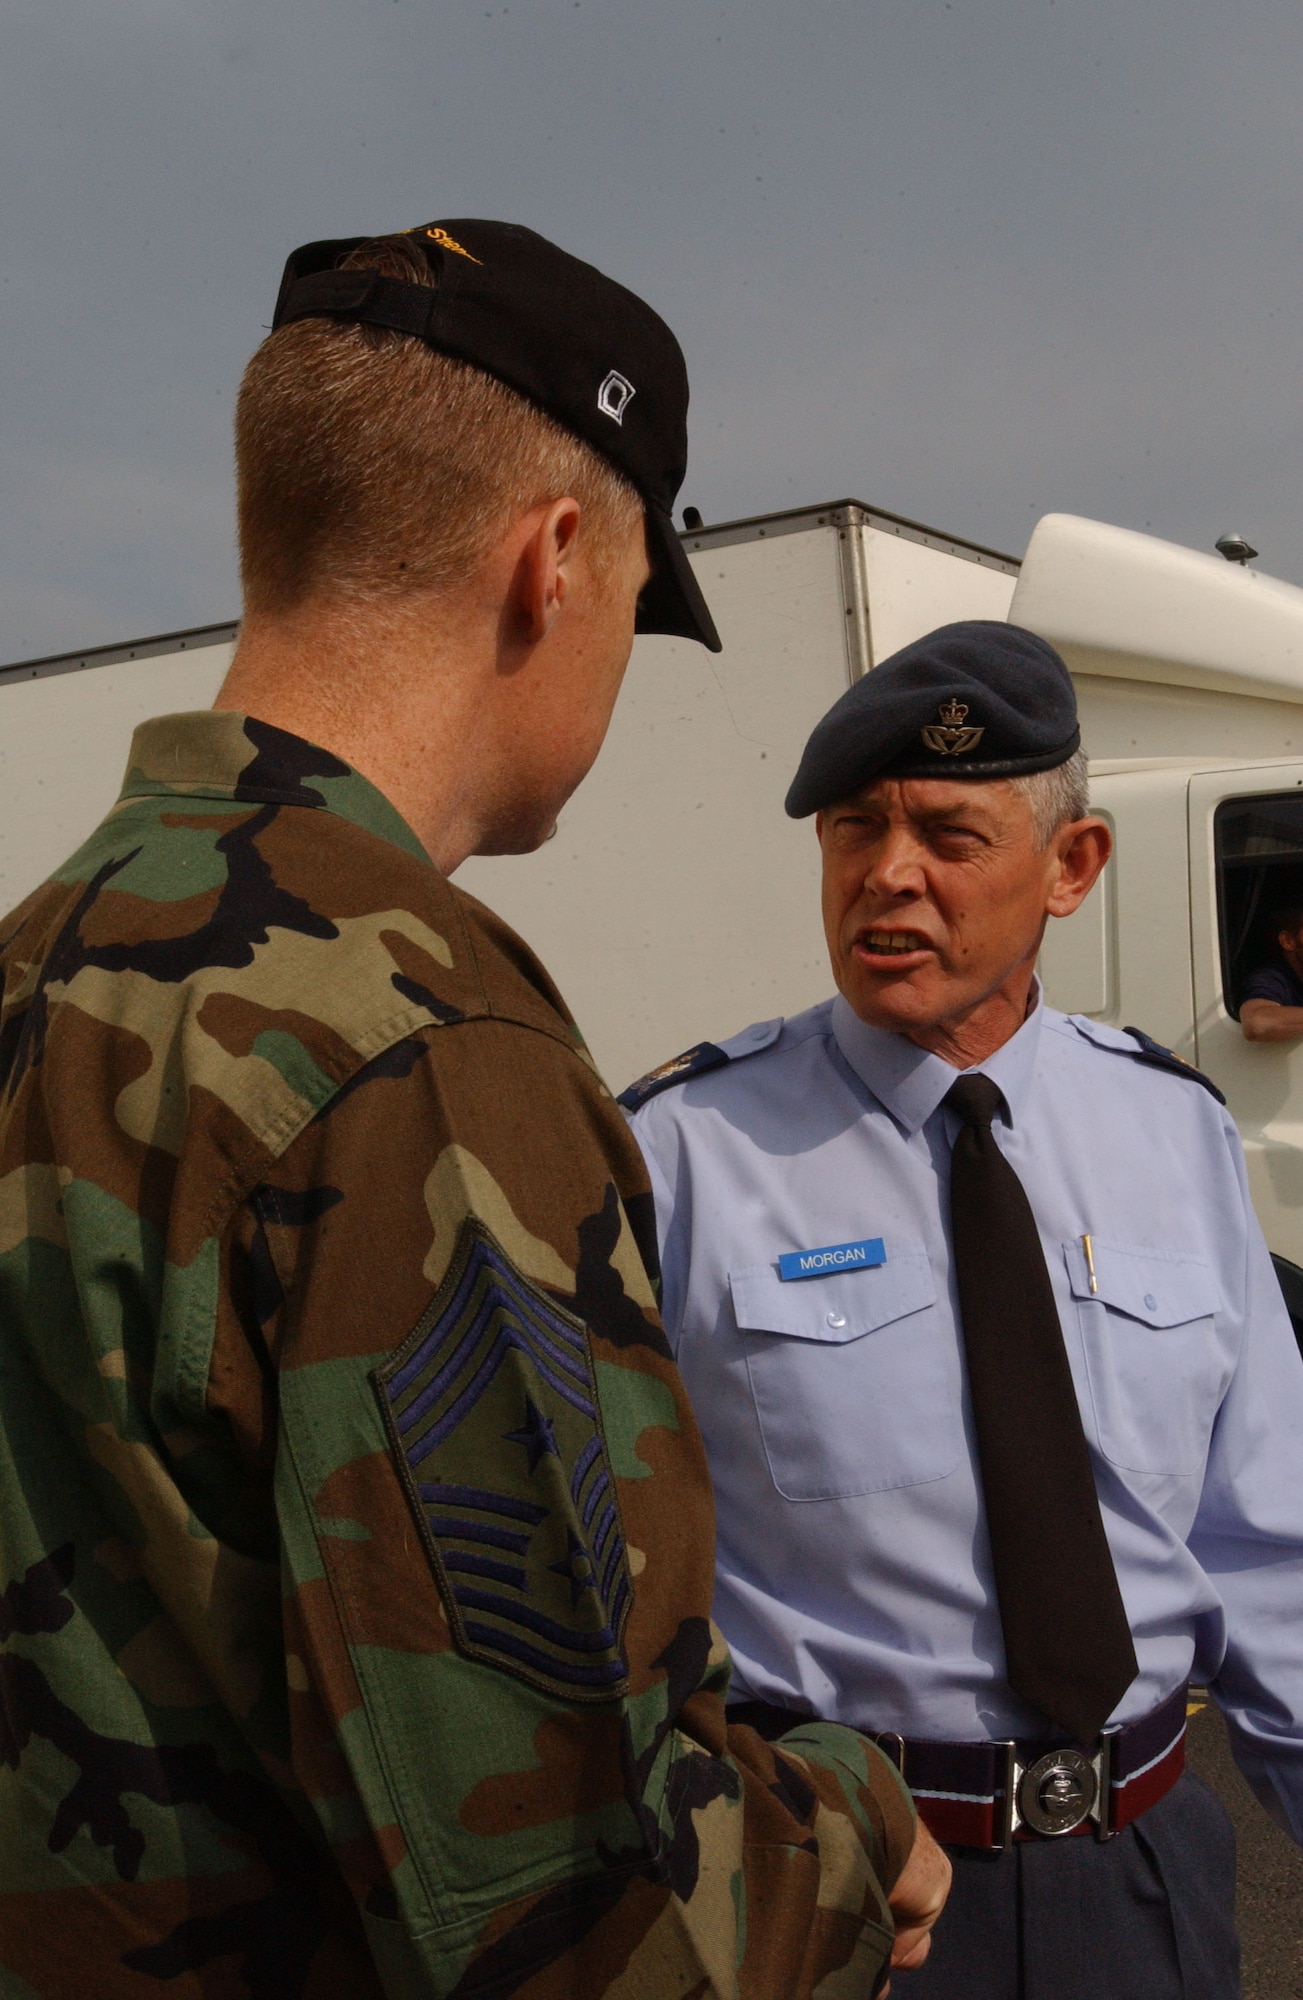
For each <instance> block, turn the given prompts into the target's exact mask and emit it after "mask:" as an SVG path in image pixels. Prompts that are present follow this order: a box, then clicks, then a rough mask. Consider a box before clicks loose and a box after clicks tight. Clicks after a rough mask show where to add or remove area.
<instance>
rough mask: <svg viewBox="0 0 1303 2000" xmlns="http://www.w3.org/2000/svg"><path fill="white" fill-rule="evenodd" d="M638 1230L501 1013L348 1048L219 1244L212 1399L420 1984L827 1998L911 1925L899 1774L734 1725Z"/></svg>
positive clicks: (398, 1962) (304, 1671)
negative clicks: (886, 1890) (269, 1384)
mask: <svg viewBox="0 0 1303 2000" xmlns="http://www.w3.org/2000/svg"><path fill="white" fill-rule="evenodd" d="M631 1216H632V1217H633V1218H634V1219H635V1220H636V1221H638V1222H639V1223H640V1224H641V1223H645V1224H646V1225H647V1226H648V1227H650V1223H651V1217H650V1209H649V1204H648V1197H647V1195H646V1190H645V1182H644V1180H643V1176H642V1168H641V1163H640V1161H639V1159H638V1157H637V1154H636V1152H635V1151H634V1149H633V1146H632V1141H631V1140H630V1139H629V1137H628V1135H627V1133H626V1132H625V1131H624V1129H623V1121H622V1120H620V1119H619V1118H618V1115H617V1114H614V1113H613V1107H612V1105H611V1102H610V1099H609V1096H608V1095H607V1093H606V1092H605V1091H604V1089H603V1088H602V1086H601V1085H600V1083H599V1082H598V1080H597V1079H596V1077H595V1076H594V1075H593V1073H592V1071H591V1069H590V1068H589V1066H588V1065H587V1063H586V1061H585V1059H584V1058H583V1057H582V1056H581V1055H580V1054H579V1053H578V1052H577V1051H576V1049H575V1048H574V1046H573V1044H571V1045H570V1046H565V1044H564V1041H563V1039H562V1038H561V1037H560V1036H555V1037H554V1036H551V1035H548V1034H543V1033H539V1032H537V1031H535V1029H534V1028H532V1027H524V1026H522V1025H520V1024H518V1023H513V1022H511V1021H507V1020H502V1019H480V1020H467V1021H463V1022H461V1023H459V1024H457V1025H452V1026H446V1027H442V1028H438V1029H430V1030H427V1031H425V1032H423V1033H422V1034H420V1035H418V1036H414V1037H412V1038H410V1039H408V1040H406V1041H404V1042H402V1043H401V1044H399V1045H397V1046H395V1047H394V1048H392V1049H390V1050H389V1051H388V1052H387V1053H386V1054H385V1056H384V1057H383V1058H381V1059H380V1060H378V1061H376V1062H373V1063H372V1064H371V1065H370V1066H369V1067H368V1068H367V1069H365V1070H363V1071H362V1072H360V1073H359V1074H358V1075H357V1077H356V1078H355V1079H354V1081H353V1083H352V1084H351V1085H350V1086H349V1087H348V1088H347V1089H346V1090H344V1091H341V1092H340V1093H339V1094H338V1095H337V1097H336V1098H335V1099H334V1100H333V1101H332V1103H331V1104H330V1105H328V1106H327V1107H326V1109H325V1111H324V1112H323V1113H322V1114H321V1115H319V1116H318V1118H317V1119H316V1120H315V1122H314V1123H313V1124H312V1125H311V1126H310V1127H309V1128H308V1129H307V1130H306V1131H305V1132H304V1133H303V1134H302V1136H301V1137H300V1138H299V1139H298V1140H297V1141H296V1142H295V1143H294V1145H292V1146H291V1147H290V1148H289V1150H288V1151H287V1152H286V1153H285V1155H284V1156H283V1157H282V1159H281V1160H280V1162H279V1163H278V1166H277V1170H276V1172H275V1174H274V1176H273V1177H272V1178H271V1179H270V1180H269V1181H268V1182H267V1183H266V1184H264V1185H262V1186H260V1187H259V1188H258V1189H257V1190H256V1191H255V1193H254V1196H253V1198H252V1200H251V1202H250V1203H249V1204H248V1205H247V1206H246V1208H245V1209H244V1210H242V1212H241V1215H240V1217H239V1218H238V1220H237V1222H236V1224H235V1225H234V1226H233V1228H232V1230H231V1232H230V1233H229V1237H228V1240H227V1242H226V1244H225V1246H224V1256H225V1259H226V1262H227V1282H226V1283H225V1284H224V1286H223V1288H222V1290H223V1297H224V1300H225V1302H226V1305H225V1310H224V1312H223V1315H222V1320H221V1324H220V1326H219V1332H218V1339H217V1344H216V1349H215V1353H214V1357H213V1366H212V1375H211V1384H210V1391H209V1394H210V1401H211V1406H212V1408H213V1409H214V1411H215V1412H220V1413H221V1414H222V1415H223V1417H224V1418H225V1419H226V1420H228V1421H229V1422H230V1424H231V1425H232V1427H233V1429H234V1430H235V1431H236V1432H237V1433H238V1434H240V1435H241V1436H242V1437H243V1438H244V1439H245V1441H246V1449H247V1451H248V1453H249V1461H250V1465H251V1467H258V1466H264V1467H265V1466H274V1483H275V1506H276V1512H277V1517H278V1521H279V1530H280V1537H279V1539H280V1548H281V1552H282V1557H281V1559H282V1566H283V1581H284V1588H285V1644H286V1649H287V1653H286V1678H287V1682H288V1687H289V1703H290V1718H291V1729H292V1753H291V1755H292V1764H293V1770H294V1775H295V1777H296V1779H297V1781H298V1783H299V1784H300V1785H301V1786H302V1788H303V1790H304V1792H305V1793H306V1794H307V1795H308V1797H310V1798H311V1799H312V1800H313V1801H314V1803H315V1805H316V1809H317V1812H318V1815H319V1817H320V1820H321V1823H322V1826H323V1827H324V1828H325V1830H326V1832H327V1834H328V1836H329V1837H330V1839H331V1840H332V1842H333V1844H334V1847H335V1851H336V1853H337V1856H338V1858H339V1862H340V1865H341V1867H342V1869H343V1871H344V1873H345V1875H346V1877H347V1878H348V1880H349V1882H350V1885H351V1887H352V1889H353V1892H354V1894H355V1896H356V1897H357V1900H358V1903H359V1906H360V1908H361V1910H362V1912H363V1921H364V1924H365V1926H366V1930H367V1935H368V1939H369V1942H370V1944H371V1948H372V1951H373V1953H374V1956H375V1960H376V1963H377V1966H378V1967H379V1969H380V1973H381V1977H382V1980H383V1982H384V1984H385V1988H386V1991H387V1992H390V1993H392V1994H394V1995H395V1996H400V1995H401V1996H409V1995H410V1996H417V1995H422V1996H424V1995H435V1994H439V1995H444V1994H458V1995H461V1994H465V1995H467V1996H469V1995H471V1994H480V1993H483V1994H485V1995H488V1994H490V1993H492V1994H495V1995H497V1994H501V1995H504V1996H505V1995H508V1994H511V1993H515V1992H517V1991H518V1990H522V1989H524V1988H526V1987H527V1988H528V1991H529V1992H530V1994H531V1995H533V1994H535V1993H537V1994H539V1995H542V1994H549V1995H551V1994H556V1995H562V1994H565V1995H571V1994H579V1993H582V1994H583V1995H585V1996H590V1995H591V1996H598V1995H601V1994H605V1993H608V1992H609V1993H610V1994H612V1995H615V1994H620V1995H625V1994H629V1995H632V1994H634V1993H639V1994H642V1993H647V1994H656V1995H659V1994H661V1993H665V1994H669V1993H685V1994H686V1993H695V1994H700V1995H702V1996H703V2000H704V1996H707V1995H718V1996H720V2000H723V1996H726V1995H738V1996H749V1995H762V1994H763V1995H773V1996H774V2000H780V1996H781V2000H799V1996H802V1995H807V1994H808V1995H815V1994H818V1995H820V1996H828V2000H831V1996H833V1995H836V1994H842V1993H845V1994H847V1995H850V1994H852V1993H853V1994H856V1995H861V1994H867V1993H870V1992H871V1991H873V1990H874V1987H875V1983H876V1980H877V1978H878V1975H879V1971H880V1968H881V1966H882V1965H883V1963H884V1962H885V1957H886V1954H887V1952H888V1950H889V1940H890V1920H889V1917H888V1914H887V1911H886V1908H885V1904H884V1900H883V1885H884V1884H890V1882H891V1881H892V1880H893V1879H894V1876H895V1874H896V1873H897V1872H898V1871H899V1868H900V1866H901V1865H902V1863H903V1860H904V1856H905V1854H906V1852H907V1851H908V1846H909V1843H910V1841H911V1839H912V1830H913V1829H912V1815H911V1809H910V1807H909V1804H908V1802H907V1799H906V1797H905V1795H904V1793H903V1791H902V1788H901V1787H900V1786H899V1783H898V1781H897V1780H896V1777H895V1774H894V1772H893V1771H892V1770H891V1767H890V1766H889V1765H888V1764H886V1762H885V1760H883V1759H882V1758H881V1757H880V1756H879V1755H878V1753H877V1752H876V1751H875V1750H873V1749H872V1748H870V1746H869V1745H868V1744H867V1743H865V1742H864V1741H863V1740H862V1739H861V1738H859V1737H857V1736H855V1735H854V1734H853V1733H852V1732H850V1731H846V1730H842V1729H839V1728H836V1727H831V1726H824V1725H815V1726H813V1727H811V1728H809V1729H807V1730H806V1731H804V1732H802V1733H801V1735H800V1737H799V1739H798V1741H797V1743H794V1744H793V1746H792V1747H791V1748H789V1749H786V1750H784V1749H782V1748H781V1747H771V1746H770V1745H767V1744H765V1743H763V1742H762V1741H761V1740H760V1739H759V1738H758V1737H757V1736H755V1735H754V1734H753V1732H752V1731H750V1730H746V1729H735V1730H731V1731H726V1729H725V1726H724V1717H723V1706H722V1698H723V1693H724V1690H725V1687H726V1684H727V1675H728V1662H727V1654H726V1652H725V1649H724V1647H723V1645H722V1642H721V1641H720V1639H719V1637H718V1635H717V1633H716V1632H715V1631H714V1630H713V1629H712V1627H711V1625H710V1623H709V1616H708V1612H709V1604H710V1597H711V1588H712V1568H713V1519H712V1509H711V1500H710V1494H709V1486H708V1481H707V1475H706V1471H705V1466H704V1460H703V1455H702V1449H701V1444H700V1440H699V1436H698V1433H697V1430H696V1427H695V1424H694V1422H693V1419H692V1416H691V1412H690V1410H689V1408H688V1406H687V1404H686V1401H685V1398H684V1392H683V1388H682V1384H681V1382H680V1380H679V1377H678V1374H677V1370H676V1368H675V1366H674V1364H673V1362H672V1360H671V1358H670V1356H669V1353H668V1351H667V1348H666V1345H665V1342H664V1338H663V1335H662V1333H661V1331H660V1328H659V1323H658V1321H657V1319H656V1316H655V1311H654V1306H653V1301H652V1297H651V1291H650V1287H649V1284H648V1279H647V1276H646V1270H645V1267H644V1263H643V1259H642V1256H641V1254H640V1251H639V1245H638V1240H637V1237H636V1235H635V1231H634V1228H633V1227H632V1226H631V1221H630V1217H631ZM255 1361H257V1362H259V1363H260V1364H261V1366H260V1367H259V1366H255V1365H254V1363H255ZM264 1375H265V1378H266V1380H267V1381H273V1380H274V1382H275V1384H276V1393H275V1396H274V1398H272V1397H268V1396H264V1395H263V1393H262V1378H263V1376H264ZM273 1413H274V1415H273ZM273 1421H275V1423H276V1424H277V1426H278V1435H277V1437H276V1440H275V1441H274V1442H273V1441H272V1440H271V1439H270V1437H269V1436H268V1435H267V1434H266V1426H268V1425H270V1424H271V1423H272V1422H273ZM798 1744H799V1747H798Z"/></svg>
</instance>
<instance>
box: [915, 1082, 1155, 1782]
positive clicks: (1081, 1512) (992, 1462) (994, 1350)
mask: <svg viewBox="0 0 1303 2000" xmlns="http://www.w3.org/2000/svg"><path fill="white" fill-rule="evenodd" d="M946 1103H947V1105H948V1106H949V1107H950V1108H951V1109H952V1110H953V1111H954V1112H956V1113H957V1115H958V1116H959V1117H960V1118H961V1119H962V1120H963V1125H962V1127H961V1129H960V1132H959V1136H958V1138H957V1139H956V1140H955V1145H954V1151H953V1153H952V1155H951V1166H950V1218H951V1239H952V1242H953V1245H954V1257H955V1276H956V1280H957V1283H958V1288H959V1310H960V1314H961V1316H962V1319H963V1325H964V1346H965V1349H966V1351H967V1356H968V1384H969V1389H970V1392H971V1395H972V1401H973V1416H974V1420H975V1423H976V1426H977V1446H978V1452H979V1454H980V1457H981V1464H982V1489H983V1492H984V1494H985V1496H986V1519H987V1526H988V1528H989V1531H990V1537H991V1560H992V1564H993V1566H994V1569H995V1588H996V1594H997V1596H998V1598H999V1601H1000V1622H1001V1624H1002V1626H1003V1627H1004V1650H1005V1659H1006V1663H1007V1672H1008V1677H1009V1685H1010V1687H1011V1688H1012V1689H1013V1690H1014V1692H1015V1694H1019V1695H1021V1696H1022V1697H1023V1699H1024V1701H1029V1702H1031V1703H1032V1704H1033V1706H1034V1707H1036V1708H1039V1709H1040V1710H1041V1712H1042V1714H1044V1715H1047V1716H1049V1718H1050V1719H1051V1721H1053V1722H1057V1723H1058V1724H1059V1725H1060V1726H1061V1727H1062V1728H1064V1729H1066V1730H1067V1731H1068V1734H1069V1735H1070V1736H1071V1737H1072V1739H1073V1741H1074V1742H1077V1743H1081V1744H1088V1743H1089V1742H1090V1741H1091V1740H1092V1738H1093V1737H1095V1736H1097V1735H1098V1733H1099V1731H1100V1730H1101V1728H1102V1727H1103V1725H1104V1724H1105V1722H1107V1720H1108V1718H1109V1716H1110V1715H1111V1714H1112V1712H1113V1710H1114V1709H1115V1708H1116V1707H1117V1704H1118V1702H1119V1701H1120V1700H1121V1699H1122V1696H1123V1695H1124V1694H1125V1693H1126V1690H1127V1689H1128V1688H1129V1687H1130V1685H1131V1683H1132V1681H1133V1680H1134V1679H1135V1677H1136V1673H1137V1671H1138V1669H1137V1663H1136V1654H1135V1648H1134V1647H1133V1645H1132V1643H1131V1632H1130V1628H1129V1626H1128V1624H1127V1616H1126V1611H1125V1609H1124V1608H1123V1604H1122V1593H1121V1592H1120V1591H1119V1589H1118V1581H1117V1574H1116V1572H1115V1570H1114V1568H1113V1557H1112V1555H1111V1553H1110V1551H1109V1546H1108V1542H1107V1540H1106V1538H1105V1535H1104V1523H1103V1522H1102V1520H1101V1519H1100V1513H1099V1498H1098V1495H1097V1494H1096V1491H1095V1477H1094V1473H1093V1472H1092V1470H1091V1464H1090V1454H1089V1451H1088V1450H1087V1446H1086V1439H1085V1435H1084V1433H1083V1431H1082V1428H1081V1411H1080V1409H1079V1408H1078V1405H1077V1396H1076V1391H1075V1390H1074V1388H1073V1386H1072V1375H1071V1371H1070V1370H1069V1367H1068V1356H1067V1351H1066V1349H1065V1348H1064V1345H1063V1329H1062V1327H1061V1326H1060V1324H1059V1315H1058V1309H1057V1307H1056V1306H1055V1303H1054V1294H1053V1292H1052V1291H1051V1290H1050V1279H1049V1273H1048V1271H1047V1270H1046V1268H1045V1257H1044V1253H1043V1252H1042V1250H1041V1241H1040V1237H1039V1235H1038V1234H1037V1230H1036V1221H1035V1218H1034V1217H1033V1215H1032V1211H1031V1205H1030V1203H1029V1202H1028V1200H1027V1196H1026V1193H1025V1192H1024V1189H1023V1185H1022V1182H1021V1181H1020V1180H1019V1178H1018V1176H1017V1174H1016V1173H1015V1172H1014V1170H1013V1168H1012V1167H1011V1166H1010V1165H1009V1162H1008V1161H1007V1160H1006V1159H1005V1157H1004V1155H1003V1153H1002V1152H1001V1151H1000V1148H999V1147H998V1146H997V1145H996V1142H995V1135H994V1133H993V1132H992V1130H991V1120H992V1118H993V1117H994V1115H995V1112H996V1110H997V1108H998V1106H999V1103H1000V1092H999V1089H998V1087H997V1086H996V1085H995V1084H994V1083H992V1082H991V1079H990V1078H989V1077H987V1076H978V1075H970V1076H961V1077H960V1079H959V1081H958V1082H957V1083H956V1084H954V1085H953V1086H952V1088H951V1089H950V1091H949V1092H948V1093H947V1096H946Z"/></svg>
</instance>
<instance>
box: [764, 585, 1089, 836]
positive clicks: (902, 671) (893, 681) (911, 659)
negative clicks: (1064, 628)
mask: <svg viewBox="0 0 1303 2000" xmlns="http://www.w3.org/2000/svg"><path fill="white" fill-rule="evenodd" d="M1080 747H1081V731H1080V729H1079V728H1078V726H1077V691H1076V689H1075V688H1074V687H1073V685H1072V677H1071V675H1070V674H1069V673H1068V669H1067V668H1066V666H1065V665H1064V664H1063V661H1062V660H1061V659H1060V658H1059V655H1058V654H1057V653H1056V652H1055V650H1054V648H1053V646H1050V645H1047V644H1046V642H1045V640H1044V639H1039V638H1037V636H1036V634H1035V633H1034V632H1027V631H1024V629H1023V628H1022V626H1021V625H1002V624H1000V623H999V622H998V621H997V620H995V619H993V618H970V619H965V620H964V621H963V622H962V623H960V624H957V625H943V626H941V628H940V629H939V630H938V631H936V632H929V633H928V634H927V636H926V638H923V639H916V640H915V641H914V642H913V644H912V645H909V646H904V647H902V648H901V650H900V652H898V653H893V654H892V656H891V658H890V659H888V660H884V661H883V662H882V665H881V666H880V667H874V668H872V669H871V670H870V671H869V672H868V673H867V674H865V675H864V676H863V678H862V679H860V680H858V681H856V682H855V684H854V686H853V687H849V688H847V690H846V692H845V694H844V695H842V696H841V697H840V698H839V699H838V700H837V701H835V702H834V703H833V705H832V707H831V708H830V709H829V710H828V713H827V714H826V715H825V716H824V718H823V721H822V722H819V723H817V724H816V725H815V728H814V731H813V733H812V735H811V737H810V740H809V742H808V743H807V744H806V746H805V750H804V753H803V755H802V757H801V763H800V768H799V769H798V771H797V773H796V776H795V777H794V778H793V780H792V785H791V790H790V791H789V792H788V794H787V811H788V813H789V815H790V816H791V818H792V819H804V818H806V816H807V815H808V814H809V813H812V812H820V811H822V809H823V808H824V807H825V806H831V805H835V804H836V802H837V800H838V799H845V798H849V797H850V795H851V793H852V792H857V791H859V790H860V788H861V786H863V785H871V784H872V783H873V782H874V780H875V779H877V778H973V779H978V780H980V779H983V778H1021V777H1026V776H1028V775H1030V773H1031V772H1033V771H1052V770H1053V769H1054V768H1055V767H1056V766H1057V765H1059V764H1066V763H1067V761H1068V759H1069V757H1071V756H1072V755H1073V754H1074V752H1075V751H1077V750H1078V749H1080Z"/></svg>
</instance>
